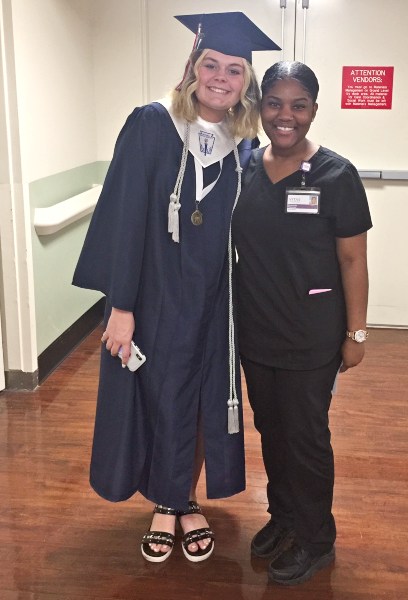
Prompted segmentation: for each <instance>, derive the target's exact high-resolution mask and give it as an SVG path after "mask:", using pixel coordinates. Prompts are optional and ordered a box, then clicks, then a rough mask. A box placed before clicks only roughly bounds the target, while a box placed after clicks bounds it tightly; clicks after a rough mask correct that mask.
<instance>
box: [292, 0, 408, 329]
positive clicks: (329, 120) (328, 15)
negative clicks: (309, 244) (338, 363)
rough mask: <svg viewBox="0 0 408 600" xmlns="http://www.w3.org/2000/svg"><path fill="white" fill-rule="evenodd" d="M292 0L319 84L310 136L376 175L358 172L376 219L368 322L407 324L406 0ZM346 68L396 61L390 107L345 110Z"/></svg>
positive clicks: (299, 56) (300, 54) (300, 52)
mask: <svg viewBox="0 0 408 600" xmlns="http://www.w3.org/2000/svg"><path fill="white" fill-rule="evenodd" d="M296 1H297V6H296V40H295V58H296V60H301V61H303V58H304V62H306V64H308V65H309V66H310V67H311V68H312V69H313V70H314V71H315V72H316V75H317V77H318V79H319V83H320V93H319V99H318V102H319V110H318V113H317V117H316V120H315V122H314V123H313V126H312V129H311V131H310V137H311V138H312V139H314V140H315V141H317V142H319V143H320V144H322V145H324V146H327V147H329V148H331V149H333V150H335V151H336V152H338V153H339V154H342V155H343V156H346V157H347V158H349V159H350V160H351V161H352V162H353V163H354V164H355V166H356V167H357V168H358V169H359V171H370V172H371V174H372V175H374V176H375V177H377V178H376V179H371V178H370V179H364V178H363V183H364V186H365V188H366V191H367V196H368V199H369V203H370V210H371V215H372V219H373V224H374V227H373V229H372V230H371V231H370V232H369V234H368V261H369V273H370V293H369V309H368V322H369V324H374V325H384V326H392V327H398V326H402V327H407V326H408V275H407V267H406V265H407V262H408V260H407V259H408V244H407V234H406V223H407V222H408V152H407V148H408V119H407V118H406V111H407V108H406V105H407V102H406V99H407V97H408V63H407V60H406V58H407V51H406V31H407V26H408V2H407V1H406V0H393V2H392V3H389V2H383V0H375V1H374V0H373V1H372V2H369V3H367V2H366V0H309V1H308V2H306V3H305V2H304V0H303V1H302V0H296ZM302 4H308V5H309V8H308V9H303V10H302ZM343 67H356V70H355V73H357V69H358V68H363V70H364V69H365V68H367V69H366V71H369V70H374V71H375V70H376V68H378V67H387V68H389V67H393V68H394V82H393V97H392V107H391V109H375V108H365V109H360V108H352V109H342V108H341V96H342V72H343ZM388 71H389V69H388ZM366 79H370V77H368V78H367V77H366ZM379 177H381V178H379ZM404 177H405V179H403V178H404Z"/></svg>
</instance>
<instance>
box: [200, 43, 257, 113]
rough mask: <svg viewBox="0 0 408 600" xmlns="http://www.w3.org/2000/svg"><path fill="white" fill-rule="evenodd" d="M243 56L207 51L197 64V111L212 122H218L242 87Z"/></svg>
mask: <svg viewBox="0 0 408 600" xmlns="http://www.w3.org/2000/svg"><path fill="white" fill-rule="evenodd" d="M244 73H245V67H244V59H243V58H240V57H239V56H229V55H228V54H222V53H221V52H217V51H216V50H208V51H207V52H206V53H205V56H204V58H203V60H202V61H201V63H200V65H199V67H198V76H197V89H196V91H195V95H196V97H197V100H198V114H199V115H200V117H201V118H202V119H205V120H206V121H210V122H212V123H218V122H219V121H222V119H223V118H224V116H225V115H226V113H227V111H228V110H229V109H230V108H231V107H233V106H235V105H236V104H238V102H239V100H240V97H241V92H242V89H243V87H244V80H245V77H244Z"/></svg>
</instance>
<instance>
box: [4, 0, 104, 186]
mask: <svg viewBox="0 0 408 600" xmlns="http://www.w3.org/2000/svg"><path fill="white" fill-rule="evenodd" d="M87 6H88V1H87V0H82V2H78V1H72V0H35V2H33V1H28V2H27V0H13V23H14V41H15V60H16V73H17V94H18V111H19V119H20V135H21V156H22V171H23V179H24V180H25V181H27V182H30V181H34V180H36V179H40V178H42V177H45V176H48V175H51V174H53V173H59V172H61V171H65V170H66V169H70V168H73V167H75V166H78V165H82V164H86V163H89V162H93V161H94V160H95V158H96V119H95V108H94V107H95V97H94V81H93V55H92V25H91V21H90V19H89V18H88V15H89V13H87V12H86V8H87ZM81 7H82V8H81ZM78 140H80V141H81V143H78Z"/></svg>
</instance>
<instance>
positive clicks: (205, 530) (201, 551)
mask: <svg viewBox="0 0 408 600" xmlns="http://www.w3.org/2000/svg"><path fill="white" fill-rule="evenodd" d="M188 506H189V508H188V510H186V511H178V517H179V520H180V517H183V516H184V515H191V514H200V515H202V514H203V513H202V511H201V508H200V506H199V504H197V502H193V501H192V500H190V502H189V503H188ZM180 525H181V522H180ZM208 538H210V539H211V542H210V543H209V544H208V546H207V547H206V548H200V546H198V550H197V551H196V552H190V550H189V549H188V547H189V545H190V544H194V543H197V542H199V541H200V540H205V539H208ZM214 540H215V535H214V532H213V531H212V529H210V528H209V527H200V529H193V530H192V531H188V532H187V533H185V534H184V535H183V537H182V540H181V547H182V548H183V552H184V556H185V557H186V558H187V559H188V560H190V561H191V562H201V561H202V560H206V559H207V558H209V557H210V556H211V554H212V553H213V551H214V544H215V541H214Z"/></svg>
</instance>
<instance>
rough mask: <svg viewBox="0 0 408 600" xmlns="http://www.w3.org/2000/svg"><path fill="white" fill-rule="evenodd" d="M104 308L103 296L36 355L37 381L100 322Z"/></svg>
mask: <svg viewBox="0 0 408 600" xmlns="http://www.w3.org/2000/svg"><path fill="white" fill-rule="evenodd" d="M104 310H105V298H101V299H100V300H98V302H97V303H96V304H94V305H93V306H92V307H91V308H90V309H89V310H87V311H86V313H84V314H83V315H82V317H80V318H79V319H78V320H77V321H75V323H73V324H72V325H71V327H69V328H68V329H67V330H66V331H64V333H63V334H61V335H60V336H59V338H57V339H56V340H55V341H54V342H53V343H52V344H51V345H50V346H48V348H46V349H45V350H44V351H43V352H42V353H41V354H40V356H39V357H38V383H40V384H41V383H42V382H43V381H44V379H46V378H47V377H48V376H49V375H50V374H51V373H52V372H53V371H54V370H55V369H56V368H57V367H58V365H59V364H61V362H62V361H63V360H64V359H65V358H66V357H67V356H68V355H69V354H70V353H71V352H72V351H73V350H74V349H75V348H76V347H77V346H78V344H80V343H81V342H82V340H84V339H85V338H86V337H87V336H88V335H89V334H90V333H91V332H92V331H93V330H94V329H95V328H96V327H97V326H98V325H99V324H100V322H101V321H102V320H103V315H104Z"/></svg>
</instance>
